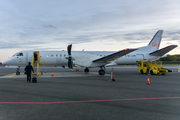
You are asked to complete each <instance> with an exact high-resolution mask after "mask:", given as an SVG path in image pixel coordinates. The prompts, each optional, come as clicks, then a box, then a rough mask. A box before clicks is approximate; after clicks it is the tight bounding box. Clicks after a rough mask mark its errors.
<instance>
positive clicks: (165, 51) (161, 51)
mask: <svg viewBox="0 0 180 120" xmlns="http://www.w3.org/2000/svg"><path fill="white" fill-rule="evenodd" d="M176 47H177V45H170V46H167V47H165V48H162V49H160V50H156V51H154V52H152V53H149V55H154V56H163V55H164V54H166V53H168V52H169V51H171V50H172V49H174V48H176Z"/></svg>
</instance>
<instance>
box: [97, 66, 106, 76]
mask: <svg viewBox="0 0 180 120" xmlns="http://www.w3.org/2000/svg"><path fill="white" fill-rule="evenodd" d="M104 69H105V67H104ZM105 73H106V72H105V70H103V67H101V69H100V70H99V75H104V74H105Z"/></svg>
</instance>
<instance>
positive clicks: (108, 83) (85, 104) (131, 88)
mask: <svg viewBox="0 0 180 120" xmlns="http://www.w3.org/2000/svg"><path fill="white" fill-rule="evenodd" d="M163 67H164V68H168V69H172V70H173V72H172V73H167V74H166V75H147V74H140V73H138V72H137V71H136V69H137V68H136V66H119V67H115V68H114V70H113V74H114V79H115V82H112V80H111V76H110V73H111V71H112V68H106V75H104V76H100V75H99V74H98V70H99V68H95V69H90V72H89V73H84V71H83V69H80V71H71V70H69V69H67V68H66V69H63V68H60V67H57V68H56V67H44V68H41V72H43V75H40V76H37V83H28V82H27V81H26V75H24V74H23V72H24V71H23V68H21V75H15V71H16V69H15V68H4V67H0V120H9V119H11V120H24V119H26V120H34V119H35V120H37V119H38V120H39V119H42V120H56V119H57V120H72V119H73V120H84V119H86V120H110V119H111V120H152V119H153V120H169V119H170V120H179V119H180V114H179V111H180V73H179V72H178V69H179V68H180V65H167V66H163ZM45 70H46V71H47V73H44V71H45ZM52 72H53V75H54V76H51V74H52ZM148 78H149V80H150V85H147V84H146V83H147V79H148Z"/></svg>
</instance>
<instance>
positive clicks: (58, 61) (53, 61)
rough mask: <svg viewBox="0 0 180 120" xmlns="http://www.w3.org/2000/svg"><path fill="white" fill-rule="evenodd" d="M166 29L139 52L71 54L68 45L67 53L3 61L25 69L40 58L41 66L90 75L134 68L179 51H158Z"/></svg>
mask: <svg viewBox="0 0 180 120" xmlns="http://www.w3.org/2000/svg"><path fill="white" fill-rule="evenodd" d="M162 34H163V30H158V31H157V33H156V34H155V35H154V37H153V38H152V40H151V41H150V42H149V44H148V45H147V46H145V47H140V48H136V49H124V50H121V51H118V52H104V51H103V52H102V51H72V52H71V48H72V45H68V47H67V51H27V50H25V51H20V52H18V53H16V54H14V55H13V56H12V57H10V58H8V59H6V60H5V61H3V62H2V64H4V65H9V66H19V67H20V66H25V65H27V64H28V62H31V61H32V60H31V58H32V57H34V61H37V59H38V57H40V64H39V65H40V66H48V65H50V66H62V67H65V66H68V67H69V68H70V69H73V67H74V66H76V67H85V69H84V71H85V72H89V68H94V67H100V70H99V74H100V75H104V74H105V67H109V66H117V65H135V64H137V62H138V61H141V60H150V61H153V60H157V59H159V58H161V57H163V56H164V55H165V54H166V53H167V52H169V51H171V50H172V49H174V48H176V47H177V45H170V46H167V47H165V48H162V49H159V46H160V42H161V38H162Z"/></svg>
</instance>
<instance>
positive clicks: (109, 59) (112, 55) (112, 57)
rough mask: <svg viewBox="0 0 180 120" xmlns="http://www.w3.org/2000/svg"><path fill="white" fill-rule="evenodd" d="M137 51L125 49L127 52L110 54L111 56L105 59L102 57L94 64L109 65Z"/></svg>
mask: <svg viewBox="0 0 180 120" xmlns="http://www.w3.org/2000/svg"><path fill="white" fill-rule="evenodd" d="M135 50H137V49H125V50H121V51H118V52H116V53H113V54H110V55H107V56H105V57H102V58H99V59H96V60H94V61H93V62H97V63H109V62H111V61H113V60H115V59H117V58H120V57H122V56H124V55H126V54H128V53H130V52H133V51H135Z"/></svg>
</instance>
